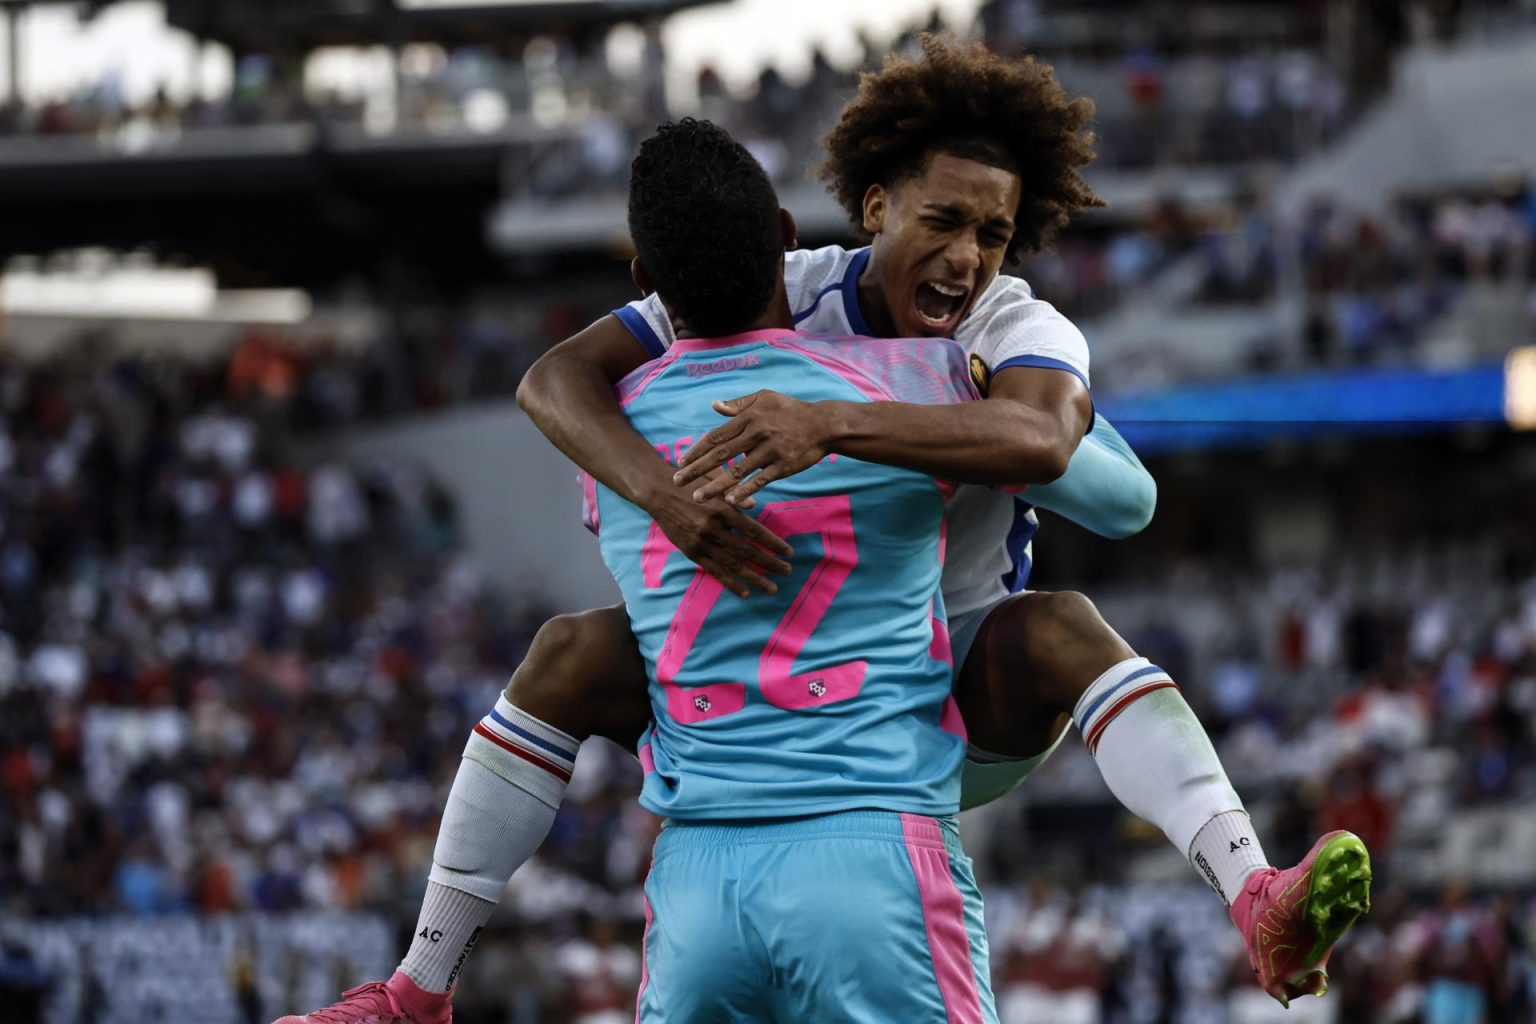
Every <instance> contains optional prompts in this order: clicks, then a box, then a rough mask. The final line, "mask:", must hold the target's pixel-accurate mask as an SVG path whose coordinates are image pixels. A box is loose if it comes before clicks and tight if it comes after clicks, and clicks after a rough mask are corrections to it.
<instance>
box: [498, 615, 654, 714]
mask: <svg viewBox="0 0 1536 1024" xmlns="http://www.w3.org/2000/svg"><path fill="white" fill-rule="evenodd" d="M622 614H623V613H622V612H620V613H619V615H620V616H621V617H622ZM617 627H618V628H616V623H615V621H614V613H613V610H612V609H608V608H600V609H596V610H593V611H585V612H576V613H574V614H571V615H557V616H555V617H554V618H552V619H550V620H549V621H548V622H546V623H544V625H542V626H540V627H539V631H538V633H537V634H535V635H534V638H533V643H532V645H531V646H529V648H528V654H527V656H526V657H524V658H523V663H522V664H521V665H519V666H518V668H517V671H516V672H514V673H513V674H512V679H511V680H510V681H509V682H508V683H507V688H506V697H507V700H509V701H511V702H512V703H513V704H515V705H516V706H517V707H518V708H520V709H522V710H523V711H525V712H527V713H528V714H530V715H532V716H534V717H535V718H538V719H540V720H541V721H543V722H546V723H547V724H549V725H552V726H554V727H555V728H557V729H560V730H562V731H564V732H567V733H569V734H570V735H572V736H575V737H576V738H577V739H585V738H586V737H587V735H589V734H590V732H591V730H592V724H591V722H590V721H589V718H590V715H589V712H590V709H591V708H593V707H594V706H596V705H597V704H598V703H599V702H598V699H597V698H598V694H599V692H600V691H601V690H602V688H603V687H604V686H605V685H607V684H608V682H609V677H610V675H611V674H612V670H611V666H612V665H613V663H614V661H615V658H616V653H615V648H616V647H617V646H618V645H621V644H627V645H629V646H630V647H633V645H634V640H633V639H632V638H631V637H630V634H629V632H628V628H627V626H623V625H622V624H617Z"/></svg>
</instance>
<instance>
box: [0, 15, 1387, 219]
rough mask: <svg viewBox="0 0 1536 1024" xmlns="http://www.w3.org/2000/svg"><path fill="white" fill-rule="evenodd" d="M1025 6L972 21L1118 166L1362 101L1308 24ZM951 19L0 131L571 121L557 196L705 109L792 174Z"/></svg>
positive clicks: (538, 44)
mask: <svg viewBox="0 0 1536 1024" xmlns="http://www.w3.org/2000/svg"><path fill="white" fill-rule="evenodd" d="M994 6H1006V5H994ZM1039 17H1041V15H1039V14H1038V13H1037V14H1036V15H1035V18H1036V20H1038V18H1039ZM1044 17H1045V18H1046V19H1047V21H1049V18H1050V17H1051V15H1044ZM1023 20H1024V19H1022V18H1021V16H1020V15H1019V14H1018V13H1016V12H1014V13H1009V12H1006V11H1005V12H1001V13H996V14H994V13H993V12H990V11H989V12H984V14H983V17H982V18H981V21H980V25H979V30H978V32H979V34H980V35H981V36H982V37H983V38H986V39H987V40H988V41H989V42H990V43H991V44H992V45H994V46H996V47H998V48H1000V49H1004V50H1008V51H1022V50H1023V49H1024V48H1025V46H1026V43H1027V42H1028V41H1029V40H1031V39H1033V40H1037V41H1038V42H1040V43H1042V44H1044V45H1046V47H1047V48H1046V50H1045V51H1044V55H1045V56H1046V57H1047V58H1048V59H1052V60H1053V61H1055V62H1056V63H1057V66H1058V73H1059V75H1060V77H1061V78H1062V80H1063V82H1064V84H1065V85H1066V86H1067V88H1068V89H1070V90H1073V91H1076V92H1079V93H1084V94H1087V95H1091V96H1093V97H1095V99H1096V101H1097V103H1098V107H1099V118H1098V133H1099V137H1100V139H1101V140H1102V145H1101V149H1100V160H1101V162H1103V163H1105V164H1109V165H1111V166H1115V167H1145V166H1150V165H1160V164H1191V163H1192V164H1230V163H1239V162H1247V161H1254V160H1292V159H1295V158H1296V157H1298V156H1301V155H1304V154H1305V153H1307V152H1310V151H1312V150H1314V149H1316V148H1317V147H1318V146H1320V145H1322V144H1324V143H1326V142H1327V141H1329V140H1330V139H1331V138H1332V137H1333V136H1334V135H1335V134H1336V132H1337V131H1338V129H1339V128H1340V127H1341V126H1342V124H1343V123H1344V121H1345V119H1346V116H1347V115H1348V114H1349V113H1350V112H1351V111H1352V109H1353V108H1354V106H1355V105H1356V102H1357V101H1356V100H1355V99H1352V98H1351V94H1350V89H1349V87H1348V85H1347V84H1346V82H1345V79H1344V77H1343V75H1342V74H1341V73H1340V71H1339V70H1338V69H1337V68H1335V67H1334V66H1333V65H1332V64H1331V63H1330V62H1329V61H1328V60H1327V59H1326V58H1325V57H1324V55H1323V53H1322V50H1321V47H1320V46H1319V45H1318V44H1317V43H1316V42H1315V40H1309V39H1308V38H1307V34H1306V33H1303V32H1298V33H1296V34H1295V36H1296V37H1295V38H1294V39H1285V40H1279V41H1276V42H1275V43H1273V44H1265V45H1263V46H1245V47H1233V46H1230V45H1225V44H1221V45H1218V44H1216V43H1214V42H1213V43H1212V44H1211V45H1208V46H1203V47H1199V48H1195V49H1191V48H1190V46H1189V45H1188V40H1187V37H1184V36H1173V35H1165V36H1164V37H1160V38H1159V39H1157V40H1156V41H1151V42H1149V41H1134V40H1125V41H1122V42H1114V43H1110V42H1108V41H1105V42H1104V44H1103V45H1100V46H1095V47H1091V48H1089V50H1088V52H1086V53H1077V52H1074V48H1061V47H1052V46H1051V41H1052V38H1053V37H1052V34H1051V33H1050V32H1049V31H1044V32H1033V31H1032V32H1029V33H1026V34H1025V35H1023V36H1021V34H1020V31H1021V30H1020V26H1021V24H1023ZM1298 20H1299V19H1298ZM949 27H951V26H949V25H947V24H946V22H945V21H944V20H943V17H942V16H941V13H939V12H938V11H936V12H935V13H934V14H933V16H932V17H931V18H927V19H924V20H923V21H920V22H918V23H915V24H913V25H911V26H910V27H908V28H907V29H906V30H904V31H902V32H900V33H898V34H897V35H896V36H895V37H894V38H893V39H877V38H875V37H873V36H870V35H864V36H861V37H860V39H859V40H858V43H859V46H860V47H861V48H862V53H863V55H862V57H858V58H856V59H854V60H852V61H843V62H839V63H838V64H837V65H834V63H833V62H832V61H830V60H829V59H828V58H827V56H826V55H825V54H824V53H823V52H821V51H820V50H817V51H815V52H814V53H813V54H812V57H811V60H810V63H809V69H808V71H807V72H805V73H803V74H795V75H789V76H786V75H785V74H783V73H781V71H780V70H779V69H777V68H774V67H772V66H769V67H767V68H765V69H763V70H762V72H761V73H760V74H759V76H758V78H757V80H756V82H755V83H753V84H752V85H751V86H750V87H748V88H746V89H731V88H728V87H727V85H726V82H725V80H724V79H723V78H722V76H721V75H720V73H719V72H718V71H717V70H716V69H715V68H714V67H712V66H710V65H708V64H706V65H704V66H703V67H701V68H700V69H699V71H698V74H697V78H696V81H695V82H694V89H693V90H692V94H691V95H676V94H674V95H669V94H668V90H667V83H666V78H667V57H666V53H665V50H664V47H663V43H662V36H661V31H660V25H659V23H650V24H647V25H646V26H644V27H643V28H641V29H637V30H636V31H638V33H639V35H640V36H641V39H640V41H639V45H638V46H637V47H635V50H636V52H635V53H634V54H633V55H631V56H629V57H626V58H624V59H621V60H618V61H615V60H614V59H612V57H611V55H610V52H609V49H608V48H607V47H605V46H604V45H603V43H602V41H601V40H596V41H594V40H584V39H573V38H563V37H539V38H536V39H532V40H530V41H528V42H527V43H526V45H525V46H523V47H522V48H521V49H520V50H505V49H498V48H495V47H490V46H482V45H470V46H461V47H457V48H455V49H452V50H443V49H441V48H435V47H426V48H416V49H414V50H412V51H411V56H410V57H409V59H405V58H402V60H401V64H400V67H399V69H398V74H397V75H396V76H395V78H394V81H393V82H392V83H391V84H390V85H389V86H388V87H387V88H385V87H382V86H381V87H379V88H376V89H371V90H364V91H361V92H359V91H356V90H348V91H347V92H345V93H343V92H340V91H337V90H336V89H333V88H328V87H326V86H324V85H317V84H314V83H313V82H308V81H306V71H305V62H304V60H303V59H301V57H299V56H295V55H287V56H275V55H259V54H247V55H244V56H242V57H241V58H240V59H239V60H238V61H237V62H236V63H235V65H234V69H233V81H232V85H231V87H230V89H229V90H228V92H227V94H225V95H219V96H216V97H215V96H202V95H198V96H188V97H173V96H172V95H171V94H170V93H169V92H167V91H166V90H165V89H161V90H159V91H157V92H156V93H155V94H154V95H153V96H151V97H150V98H148V99H147V100H145V101H143V102H134V101H131V100H129V99H128V97H127V95H126V93H125V90H124V88H123V85H122V82H121V81H120V79H119V78H118V77H117V76H116V75H115V74H108V75H106V76H104V77H103V78H102V79H101V80H99V81H96V82H93V83H90V84H88V85H85V86H82V87H81V88H79V89H78V90H77V91H76V92H74V93H73V94H71V95H68V96H59V97H56V98H53V99H51V100H49V101H48V102H45V103H41V104H38V105H20V104H16V103H13V102H7V103H6V104H3V105H0V136H5V135H28V136H39V137H59V136H90V137H94V138H96V139H97V140H99V141H100V142H101V143H102V144H103V145H104V146H107V147H110V148H116V149H121V150H127V151H134V150H139V149H143V148H150V147H156V146H166V145H172V144H174V143H175V142H177V141H178V140H179V139H180V138H182V136H183V135H184V134H185V133H189V132H197V131H200V130H205V129H213V128H231V127H234V128H240V127H251V126H255V125H283V124H300V123H318V124H322V125H339V124H347V125H357V126H362V127H364V128H367V129H368V130H370V131H375V132H388V131H397V130H428V131H434V132H470V133H475V132H494V131H499V130H503V129H505V128H508V127H511V126H516V125H519V124H529V123H533V124H538V125H540V126H543V127H552V126H558V125H566V126H570V127H572V128H574V129H576V137H575V140H574V142H572V143H570V144H567V145H563V146H562V145H551V146H549V147H548V148H547V149H543V150H541V156H540V157H539V159H538V161H537V164H538V166H537V167H536V168H535V169H534V172H533V173H532V175H531V177H530V179H529V182H528V184H529V187H530V188H531V189H532V190H533V191H534V192H535V193H536V194H544V195H549V194H565V193H570V192H575V191H579V190H584V191H590V190H591V189H593V188H600V187H603V186H606V185H616V184H620V183H622V173H623V170H624V167H626V166H627V162H628V161H627V156H628V154H629V153H630V152H631V151H632V150H633V146H634V144H635V143H636V142H638V140H639V139H640V138H642V137H644V135H645V134H647V133H649V131H650V130H651V129H652V127H653V126H654V125H655V124H656V123H657V122H658V121H661V120H664V119H666V118H667V117H669V116H679V115H681V114H684V113H702V114H703V115H704V116H707V117H710V118H712V119H714V120H716V121H718V122H720V123H722V124H725V125H726V126H727V127H729V128H731V130H732V131H733V132H735V133H736V134H737V135H738V136H739V137H741V138H743V139H744V140H747V141H748V142H749V144H750V145H751V146H752V148H753V149H754V151H756V152H757V153H758V155H759V158H760V159H761V160H762V161H763V163H764V165H765V166H766V167H767V168H768V169H769V171H770V173H772V174H773V175H774V176H775V177H776V178H779V179H780V180H799V179H800V177H801V171H802V169H803V168H804V167H805V166H806V163H807V158H808V157H809V155H810V154H811V152H813V151H814V148H815V144H816V139H817V137H818V136H819V135H820V133H821V132H822V131H824V130H825V129H826V128H827V127H828V126H829V122H830V119H831V118H832V117H833V116H834V114H835V112H836V110H837V109H838V108H839V107H840V106H841V104H842V103H843V102H844V101H845V100H846V98H847V97H848V95H849V94H850V93H851V91H852V89H853V86H854V84H855V80H856V76H857V73H858V71H859V70H860V69H861V68H865V67H872V66H875V65H877V64H878V63H879V61H880V60H881V59H882V58H883V56H884V55H885V54H886V53H890V52H895V53H903V52H914V51H915V49H916V46H917V38H918V34H919V31H920V30H932V31H942V30H944V29H946V28H949ZM1047 27H1048V26H1047ZM1058 49H1059V50H1060V51H1061V52H1060V54H1059V56H1058V55H1057V53H1056V52H1055V51H1056V50H1058Z"/></svg>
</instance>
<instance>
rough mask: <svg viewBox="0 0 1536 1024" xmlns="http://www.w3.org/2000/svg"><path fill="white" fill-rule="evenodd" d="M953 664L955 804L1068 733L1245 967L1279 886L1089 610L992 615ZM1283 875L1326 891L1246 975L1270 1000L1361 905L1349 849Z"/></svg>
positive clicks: (1195, 732)
mask: <svg viewBox="0 0 1536 1024" xmlns="http://www.w3.org/2000/svg"><path fill="white" fill-rule="evenodd" d="M961 639H962V641H965V640H968V639H969V638H967V637H962V638H961ZM960 657H963V658H964V661H963V662H962V668H961V671H960V674H959V676H958V678H957V683H956V699H957V702H958V703H959V704H960V707H961V712H962V714H963V716H964V717H965V721H966V726H967V730H968V732H969V735H970V740H971V744H972V747H973V751H972V752H973V755H974V757H973V760H976V761H981V762H991V763H983V764H971V763H968V764H967V766H966V771H967V774H968V779H967V782H968V783H969V786H968V788H969V790H970V791H971V792H970V793H968V794H967V795H966V796H965V797H964V798H963V804H964V805H965V806H970V805H972V804H973V803H974V802H976V801H977V800H978V799H979V798H986V799H990V798H992V797H994V796H996V795H999V792H1000V791H1006V789H1008V788H1011V786H1014V785H1017V784H1018V782H1019V781H1021V780H1022V777H1023V775H1024V774H1027V773H1028V771H1029V770H1032V769H1033V767H1034V766H1035V765H1037V764H1038V763H1039V762H1040V761H1041V760H1043V759H1044V757H1045V756H1046V755H1048V754H1049V752H1050V750H1051V749H1053V747H1054V744H1055V743H1057V742H1059V741H1060V738H1061V735H1062V734H1063V732H1064V731H1065V729H1066V726H1067V725H1068V724H1069V723H1070V722H1075V723H1076V724H1077V726H1078V728H1079V730H1080V731H1081V733H1082V736H1083V740H1084V742H1085V743H1086V744H1087V746H1088V750H1089V752H1090V753H1091V754H1092V755H1093V758H1094V760H1095V762H1096V763H1097V764H1098V766H1099V771H1100V772H1101V773H1102V774H1103V777H1104V781H1105V783H1106V784H1107V785H1108V786H1109V789H1110V791H1111V792H1112V793H1114V795H1115V797H1116V798H1117V799H1118V800H1119V801H1120V802H1121V803H1122V804H1123V805H1124V806H1125V807H1126V808H1127V809H1128V810H1130V811H1131V812H1132V813H1134V814H1136V815H1138V816H1140V817H1142V818H1144V819H1146V820H1147V821H1150V822H1152V823H1154V824H1155V825H1157V826H1158V827H1159V828H1161V829H1162V830H1163V833H1164V834H1165V835H1166V836H1167V837H1168V839H1169V841H1170V842H1172V843H1173V844H1174V845H1175V846H1176V847H1177V848H1178V849H1179V852H1180V853H1182V854H1184V855H1185V856H1186V857H1187V858H1189V860H1190V862H1191V864H1192V865H1194V866H1195V868H1196V869H1197V870H1198V871H1199V872H1200V875H1201V877H1202V878H1204V879H1205V880H1206V882H1208V883H1209V884H1210V886H1211V887H1212V888H1213V889H1215V891H1216V893H1217V894H1218V895H1219V896H1221V897H1222V899H1223V900H1224V901H1225V902H1226V903H1227V904H1228V905H1229V907H1231V909H1232V915H1233V919H1234V921H1235V922H1236V923H1237V924H1238V926H1239V928H1241V929H1242V930H1243V932H1244V935H1245V937H1246V938H1247V939H1248V941H1249V947H1250V951H1251V952H1253V953H1254V962H1255V964H1256V965H1257V964H1258V959H1259V958H1258V955H1257V944H1258V942H1259V939H1260V938H1261V936H1260V935H1259V934H1258V931H1257V929H1256V927H1255V924H1254V921H1255V920H1256V918H1257V917H1258V916H1259V914H1260V913H1261V912H1262V911H1263V910H1264V909H1265V908H1269V907H1271V906H1273V905H1275V903H1276V900H1278V899H1279V898H1280V896H1279V892H1280V889H1281V888H1284V886H1280V887H1276V886H1275V885H1274V882H1275V880H1276V879H1278V878H1280V877H1281V875H1282V874H1285V875H1286V876H1289V875H1290V872H1287V873H1280V872H1277V871H1276V870H1275V869H1274V868H1273V867H1271V866H1270V865H1269V863H1268V861H1267V860H1266V859H1265V857H1264V851H1263V847H1262V845H1261V844H1260V843H1259V839H1258V836H1257V834H1255V832H1254V829H1253V824H1252V822H1251V821H1250V820H1249V818H1248V814H1247V812H1246V811H1245V810H1244V809H1243V803H1242V800H1241V799H1239V797H1238V795H1237V793H1236V791H1235V790H1234V789H1233V788H1232V784H1231V783H1230V782H1229V781H1228V779H1227V774H1226V771H1225V770H1224V769H1223V768H1222V766H1221V761H1220V759H1219V758H1218V757H1217V755H1216V750H1215V748H1214V747H1213V746H1212V745H1211V741H1210V739H1209V737H1207V736H1206V734H1205V730H1204V728H1203V727H1202V726H1201V725H1200V721H1199V719H1198V718H1196V717H1195V714H1194V712H1193V711H1192V710H1191V709H1190V707H1189V705H1188V703H1186V702H1185V700H1184V698H1183V696H1182V695H1181V694H1180V693H1179V690H1178V687H1177V686H1176V685H1175V684H1174V682H1173V680H1172V679H1171V678H1170V677H1169V676H1168V674H1167V673H1166V672H1164V671H1163V670H1162V669H1160V668H1158V667H1157V666H1156V665H1153V664H1152V663H1151V662H1149V661H1147V660H1146V659H1145V658H1141V657H1137V656H1136V653H1135V652H1134V651H1133V650H1132V649H1131V648H1130V646H1129V645H1128V644H1126V642H1125V641H1124V640H1122V639H1121V638H1120V636H1119V635H1118V634H1116V633H1115V631H1114V630H1113V629H1111V628H1110V627H1109V625H1108V624H1107V623H1106V622H1105V621H1104V620H1103V618H1102V617H1101V616H1100V615H1099V613H1098V610H1097V609H1096V608H1094V606H1093V603H1092V602H1091V601H1089V600H1088V599H1087V598H1086V597H1083V596H1082V595H1081V594H1072V593H1057V594H1045V593H1031V594H1021V595H1018V596H1016V597H1013V598H1010V599H1008V600H1006V601H1004V602H1002V603H1001V604H999V605H998V606H996V607H995V608H994V609H993V610H992V611H991V612H990V613H989V614H988V615H987V616H986V618H985V620H984V621H983V622H982V623H981V624H980V626H979V628H976V629H975V634H974V640H969V642H968V643H965V644H964V650H963V651H961V650H957V659H958V658H960ZM1010 759H1014V760H1013V761H1011V762H1010ZM1303 869H1304V870H1303ZM1297 871H1301V872H1302V875H1301V876H1298V878H1304V879H1305V880H1306V881H1307V883H1308V886H1309V887H1310V883H1311V880H1312V879H1313V878H1314V877H1319V878H1320V877H1323V876H1327V877H1330V878H1332V879H1333V880H1334V881H1333V882H1332V883H1330V884H1331V889H1330V891H1329V892H1328V893H1323V892H1319V893H1317V895H1316V896H1315V897H1314V898H1313V899H1312V903H1313V904H1315V905H1313V906H1309V907H1301V906H1295V907H1291V908H1289V909H1287V910H1285V912H1284V913H1283V914H1282V916H1283V917H1284V918H1285V920H1287V921H1288V922H1289V925H1290V928H1291V929H1292V930H1294V932H1295V936H1294V938H1295V939H1296V942H1297V944H1299V945H1300V947H1301V949H1302V950H1304V951H1305V952H1304V953H1301V952H1299V953H1298V954H1297V956H1296V957H1294V958H1292V959H1291V960H1287V961H1284V962H1281V961H1277V960H1273V958H1269V960H1268V961H1267V962H1266V964H1265V965H1264V966H1263V968H1262V969H1260V975H1261V980H1262V981H1263V983H1264V985H1265V987H1266V988H1267V989H1269V990H1270V991H1271V992H1272V994H1275V995H1276V996H1277V998H1281V999H1282V1000H1283V999H1284V998H1285V996H1286V993H1287V991H1289V992H1290V993H1291V994H1295V993H1296V992H1302V991H1311V990H1312V989H1313V988H1315V987H1316V984H1317V982H1316V980H1307V979H1306V978H1305V975H1307V974H1310V973H1313V972H1320V971H1322V969H1323V968H1324V967H1325V965H1326V960H1327V953H1328V950H1329V949H1331V947H1332V945H1333V942H1334V941H1336V940H1337V938H1338V936H1339V935H1341V934H1342V933H1343V931H1344V929H1345V928H1347V927H1348V925H1349V924H1350V923H1353V921H1354V919H1355V918H1356V917H1358V916H1359V914H1360V913H1361V912H1363V911H1364V909H1365V908H1366V907H1367V906H1368V905H1369V904H1368V899H1367V898H1366V896H1367V893H1368V884H1369V860H1368V858H1367V857H1366V855H1365V851H1364V847H1363V846H1360V845H1359V840H1358V839H1354V838H1353V837H1349V841H1344V840H1338V841H1334V842H1333V843H1332V845H1331V846H1329V845H1326V844H1325V843H1324V842H1323V841H1320V842H1319V846H1318V847H1317V848H1315V849H1314V851H1313V854H1311V855H1309V858H1308V860H1307V861H1304V862H1303V865H1302V866H1301V867H1298V868H1293V869H1291V872H1297ZM1291 881H1292V882H1294V881H1296V879H1291ZM1271 888H1274V889H1275V894H1274V895H1273V896H1271V895H1269V892H1270V890H1271ZM1302 940H1305V941H1302ZM1270 961H1272V962H1270ZM1256 969H1259V968H1258V967H1256Z"/></svg>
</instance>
